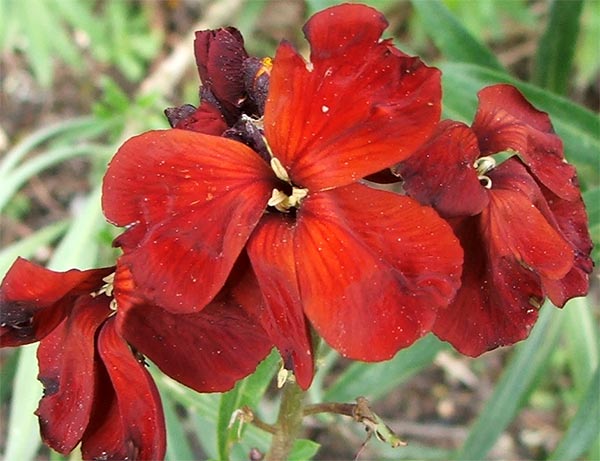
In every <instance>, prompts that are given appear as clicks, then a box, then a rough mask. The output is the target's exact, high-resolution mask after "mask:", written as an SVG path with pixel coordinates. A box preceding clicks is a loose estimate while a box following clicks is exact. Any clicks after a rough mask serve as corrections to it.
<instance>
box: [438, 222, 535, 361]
mask: <svg viewBox="0 0 600 461" xmlns="http://www.w3.org/2000/svg"><path fill="white" fill-rule="evenodd" d="M480 226H481V224H480V221H479V218H478V217H473V218H466V219H463V220H461V221H459V222H458V223H457V224H455V226H454V227H455V232H456V235H457V236H458V237H459V239H460V241H461V244H462V246H463V248H464V250H465V263H464V268H463V277H462V285H461V288H460V289H459V291H458V293H457V295H456V297H455V299H454V301H453V302H452V303H451V304H450V305H449V306H448V307H447V308H446V309H441V310H440V311H439V312H438V316H437V318H436V321H435V324H434V326H433V332H434V333H435V334H436V335H437V336H438V337H439V338H441V339H443V340H445V341H448V342H450V343H451V344H452V345H453V346H454V347H455V348H456V349H457V350H458V351H459V352H461V353H462V354H465V355H469V356H472V357H475V356H478V355H480V354H482V353H483V352H486V351H488V350H492V349H495V348H496V347H499V346H504V345H509V344H513V343H515V342H517V341H520V340H522V339H525V338H526V337H527V336H528V335H529V331H530V330H531V328H532V327H533V325H534V324H535V321H536V320H537V317H538V307H539V306H540V305H541V303H542V300H543V293H542V291H541V288H540V283H539V277H538V276H537V275H536V274H535V273H533V272H531V271H529V270H527V269H525V268H524V267H523V266H522V265H520V264H519V263H518V262H516V261H515V260H514V259H513V260H511V259H506V258H497V257H494V256H495V255H493V254H491V253H490V250H489V248H488V246H487V245H488V244H487V242H485V241H484V240H482V234H481V228H480Z"/></svg>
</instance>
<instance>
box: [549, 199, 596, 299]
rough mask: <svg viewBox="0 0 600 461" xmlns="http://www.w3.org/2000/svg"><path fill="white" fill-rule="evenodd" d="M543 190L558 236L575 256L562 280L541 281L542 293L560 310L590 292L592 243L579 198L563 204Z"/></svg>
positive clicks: (562, 201)
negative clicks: (569, 269)
mask: <svg viewBox="0 0 600 461" xmlns="http://www.w3.org/2000/svg"><path fill="white" fill-rule="evenodd" d="M542 190H543V193H544V195H545V197H546V202H547V203H548V206H549V208H550V211H551V213H552V216H553V217H554V219H555V220H556V226H557V227H558V229H559V232H560V234H561V236H562V237H563V238H564V239H565V240H566V241H567V242H568V243H569V245H570V246H571V248H572V249H573V251H574V254H575V261H574V263H573V268H572V269H571V271H570V272H569V273H568V274H567V275H566V276H565V277H564V278H562V279H561V280H549V279H544V280H543V282H544V285H543V286H544V289H545V290H546V292H547V294H548V297H549V298H550V300H551V301H552V302H553V303H554V305H556V306H561V307H562V306H563V305H564V304H565V303H566V302H567V301H568V300H569V299H571V298H574V297H577V296H584V295H586V294H587V292H588V290H589V287H590V280H589V276H590V274H591V273H592V270H593V268H594V263H593V261H592V258H591V257H590V253H591V251H592V247H593V243H592V240H591V238H590V233H589V227H588V219H587V215H586V212H585V205H584V203H583V200H582V199H581V198H579V199H578V200H574V201H566V200H562V199H561V198H560V197H557V196H556V195H554V194H553V193H552V192H550V191H549V190H548V189H546V188H542ZM555 228H556V227H555Z"/></svg>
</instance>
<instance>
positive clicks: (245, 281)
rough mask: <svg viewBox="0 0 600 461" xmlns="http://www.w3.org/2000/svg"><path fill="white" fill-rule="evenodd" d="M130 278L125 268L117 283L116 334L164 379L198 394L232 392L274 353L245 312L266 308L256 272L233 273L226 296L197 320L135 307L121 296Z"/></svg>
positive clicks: (220, 296)
mask: <svg viewBox="0 0 600 461" xmlns="http://www.w3.org/2000/svg"><path fill="white" fill-rule="evenodd" d="M250 276H251V278H250ZM130 277H131V276H130V274H128V273H127V269H126V268H125V267H124V266H121V267H120V269H119V271H118V272H117V276H116V278H115V285H116V286H115V295H116V297H117V300H118V305H119V312H118V314H117V328H118V329H119V331H120V332H121V334H122V335H123V336H124V337H125V338H127V340H128V341H129V342H130V343H131V344H132V345H133V346H135V348H136V349H137V350H138V351H140V352H141V353H142V354H144V355H146V356H147V357H148V358H149V359H150V360H152V361H153V362H154V363H155V364H156V365H157V366H158V367H159V368H160V369H161V370H162V371H163V372H164V373H166V374H167V375H169V376H170V377H171V378H173V379H175V380H177V381H179V382H180V383H183V384H185V385H186V386H189V387H191V388H192V389H194V390H196V391H198V392H224V391H227V390H229V389H231V388H232V387H233V386H234V384H235V383H236V381H238V380H239V379H241V378H244V377H245V376H247V375H249V374H250V373H252V372H253V371H254V370H255V368H256V365H257V364H258V363H259V362H260V361H261V360H262V359H264V358H265V356H266V355H267V354H268V353H269V351H270V350H271V348H272V347H273V344H272V342H271V341H269V339H268V337H267V335H266V333H265V331H264V330H263V329H262V327H261V326H260V325H258V324H257V322H255V321H254V320H253V319H251V318H250V317H249V316H248V315H247V314H246V313H245V311H244V308H246V307H248V308H250V307H254V304H260V303H261V302H262V299H261V294H260V291H259V289H258V286H257V284H256V281H255V280H254V277H253V275H252V273H251V272H241V271H239V270H236V269H234V272H233V273H232V275H231V277H230V279H229V280H228V282H227V284H226V285H225V287H224V288H223V290H221V292H220V293H219V294H218V295H217V296H216V297H215V299H214V300H213V301H212V302H211V303H210V304H209V305H208V306H206V307H205V308H204V309H203V310H202V311H201V312H198V313H195V314H172V313H170V312H168V311H166V310H164V309H161V308H160V307H157V306H152V305H149V304H140V301H139V300H137V303H135V301H134V304H131V297H130V298H129V300H127V299H126V298H125V297H124V296H121V293H120V290H122V289H123V285H125V284H128V283H129V282H128V281H127V279H130ZM253 280H254V281H253ZM125 290H126V291H129V289H128V288H125ZM124 298H125V299H124ZM247 305H250V306H247Z"/></svg>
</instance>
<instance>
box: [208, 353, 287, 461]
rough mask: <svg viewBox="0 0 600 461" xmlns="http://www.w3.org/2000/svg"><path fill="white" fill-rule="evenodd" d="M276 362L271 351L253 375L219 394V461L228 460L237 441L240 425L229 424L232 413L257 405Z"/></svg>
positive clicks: (276, 355) (271, 376)
mask: <svg viewBox="0 0 600 461" xmlns="http://www.w3.org/2000/svg"><path fill="white" fill-rule="evenodd" d="M278 361H279V355H278V354H277V352H276V351H275V350H273V351H271V354H269V356H268V357H267V358H266V359H265V360H263V361H262V362H261V363H260V364H259V366H258V367H257V369H256V371H255V372H254V373H253V374H251V375H250V376H248V377H247V378H245V379H243V380H240V381H238V382H237V383H236V385H235V387H234V388H233V389H232V390H230V391H229V392H226V393H224V394H221V401H220V404H219V413H218V417H217V448H218V454H219V459H220V460H223V461H227V460H229V459H230V454H229V453H230V449H231V446H232V445H233V443H234V442H235V441H236V440H237V433H236V428H237V427H239V424H240V423H239V422H238V423H237V424H234V425H232V424H231V417H232V415H233V413H234V412H235V411H236V410H238V409H240V408H241V407H243V406H246V405H247V406H249V407H253V406H254V405H256V404H258V402H259V401H260V399H261V397H262V396H263V394H264V393H265V392H266V390H267V387H268V386H269V383H270V382H271V380H272V378H273V376H274V374H275V372H276V371H277V363H278Z"/></svg>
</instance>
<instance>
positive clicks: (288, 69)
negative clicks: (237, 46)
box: [265, 5, 441, 190]
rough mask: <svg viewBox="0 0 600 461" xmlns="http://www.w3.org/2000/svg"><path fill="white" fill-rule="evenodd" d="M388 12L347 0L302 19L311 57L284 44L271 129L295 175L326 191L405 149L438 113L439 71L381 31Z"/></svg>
mask: <svg viewBox="0 0 600 461" xmlns="http://www.w3.org/2000/svg"><path fill="white" fill-rule="evenodd" d="M386 26H387V23H386V21H385V19H384V18H383V16H382V15H381V14H380V13H379V12H377V11H376V10H374V9H373V8H370V7H368V6H365V5H341V6H336V7H332V8H329V9H327V10H324V11H322V12H320V13H317V14H316V15H314V16H313V17H312V18H311V19H310V21H309V22H308V23H307V24H306V26H305V34H306V37H307V39H308V41H309V43H310V44H311V62H310V63H306V62H305V61H304V60H303V59H302V57H301V56H300V55H299V54H298V53H297V52H296V51H295V50H294V49H293V48H292V46H291V45H290V44H289V43H283V44H281V45H280V46H279V48H278V50H277V54H276V56H275V60H274V63H273V69H272V73H271V81H270V87H269V96H268V99H267V105H266V108H265V135H266V138H267V140H268V142H269V144H270V147H271V149H272V152H273V155H274V156H275V157H277V158H278V159H279V160H280V161H281V163H282V164H283V166H284V167H285V168H286V170H287V171H288V173H289V175H290V178H291V179H292V181H293V182H294V183H295V184H296V185H298V186H301V187H306V188H309V189H311V190H321V189H324V188H331V187H336V186H341V185H345V184H349V183H352V182H355V181H357V180H359V179H361V178H363V177H365V176H367V175H369V174H372V173H376V172H378V171H380V170H382V169H384V168H386V167H390V166H392V165H393V164H395V163H397V162H399V161H401V160H403V159H404V158H406V157H408V156H409V155H410V154H411V153H412V152H413V151H414V150H415V149H416V148H417V147H418V146H419V145H420V144H422V143H423V142H424V141H425V140H426V138H427V136H428V135H429V134H430V133H431V131H432V130H433V128H434V126H435V123H437V122H438V120H439V116H440V98H441V88H440V72H439V71H438V70H437V69H434V68H429V67H427V66H425V65H424V64H423V63H422V62H421V61H420V60H419V59H418V58H411V57H407V56H406V55H404V54H402V53H400V52H399V51H398V50H396V49H395V48H393V46H392V45H391V43H390V42H389V41H380V40H379V37H380V36H381V33H382V32H383V30H384V29H385V27H386Z"/></svg>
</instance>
